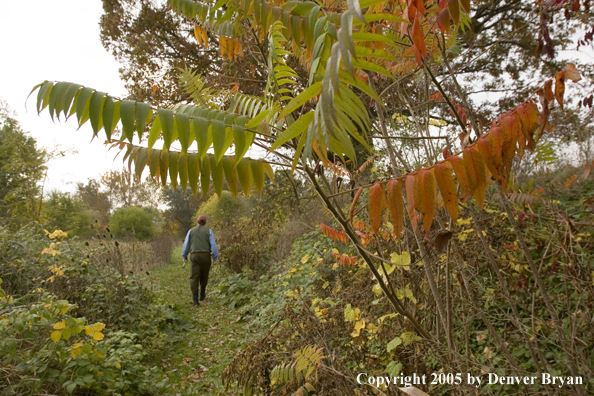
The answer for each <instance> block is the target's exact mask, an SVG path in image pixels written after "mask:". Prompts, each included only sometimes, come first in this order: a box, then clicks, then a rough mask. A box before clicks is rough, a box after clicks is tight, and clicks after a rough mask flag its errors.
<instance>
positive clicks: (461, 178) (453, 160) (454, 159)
mask: <svg viewBox="0 0 594 396" xmlns="http://www.w3.org/2000/svg"><path fill="white" fill-rule="evenodd" d="M447 162H448V163H449V164H450V165H451V166H452V168H453V169H454V173H456V179H457V180H458V184H459V185H460V188H461V189H462V202H466V201H468V200H469V199H470V198H471V197H472V190H471V189H470V182H469V180H468V171H467V170H466V165H465V164H464V160H463V159H462V158H460V157H458V156H457V155H452V156H451V157H449V158H448V160H447Z"/></svg>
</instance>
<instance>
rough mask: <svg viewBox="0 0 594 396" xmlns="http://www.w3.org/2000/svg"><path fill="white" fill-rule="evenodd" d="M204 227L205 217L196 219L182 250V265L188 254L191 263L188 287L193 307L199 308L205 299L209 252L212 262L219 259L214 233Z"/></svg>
mask: <svg viewBox="0 0 594 396" xmlns="http://www.w3.org/2000/svg"><path fill="white" fill-rule="evenodd" d="M205 225H206V216H200V217H198V225H197V226H196V227H194V228H192V229H191V230H190V231H188V234H187V235H186V239H185V241H184V247H183V249H182V256H183V258H184V264H185V263H186V262H187V261H188V254H190V261H191V262H192V275H191V277H190V286H191V288H192V298H193V301H194V306H199V305H200V301H202V300H204V299H205V298H206V284H207V283H208V273H209V272H210V263H211V262H210V254H211V252H212V258H213V260H214V261H217V258H218V257H219V249H218V248H217V243H216V242H215V239H214V233H213V232H212V230H211V229H210V228H208V227H206V226H205ZM198 286H200V301H199V299H198Z"/></svg>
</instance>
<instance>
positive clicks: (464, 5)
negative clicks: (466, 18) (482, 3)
mask: <svg viewBox="0 0 594 396" xmlns="http://www.w3.org/2000/svg"><path fill="white" fill-rule="evenodd" d="M460 5H461V6H462V8H464V11H466V13H467V14H470V0H460Z"/></svg>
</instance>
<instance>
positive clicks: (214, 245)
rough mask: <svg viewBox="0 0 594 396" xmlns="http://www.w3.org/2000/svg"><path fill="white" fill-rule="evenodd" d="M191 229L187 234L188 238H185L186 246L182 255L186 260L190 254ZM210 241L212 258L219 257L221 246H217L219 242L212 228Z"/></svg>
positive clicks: (209, 236)
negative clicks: (216, 240)
mask: <svg viewBox="0 0 594 396" xmlns="http://www.w3.org/2000/svg"><path fill="white" fill-rule="evenodd" d="M190 231H191V230H190ZM190 231H188V233H187V234H186V239H185V240H184V247H183V248H182V257H183V258H184V260H187V259H188V254H190ZM208 242H210V251H211V252H212V259H213V260H216V259H218V258H219V248H218V247H217V243H216V242H215V238H214V232H212V230H210V232H209V235H208Z"/></svg>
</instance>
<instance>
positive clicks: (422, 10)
mask: <svg viewBox="0 0 594 396" xmlns="http://www.w3.org/2000/svg"><path fill="white" fill-rule="evenodd" d="M413 2H414V3H415V8H416V9H417V11H419V12H420V13H421V15H423V16H425V4H423V0H413Z"/></svg>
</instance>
